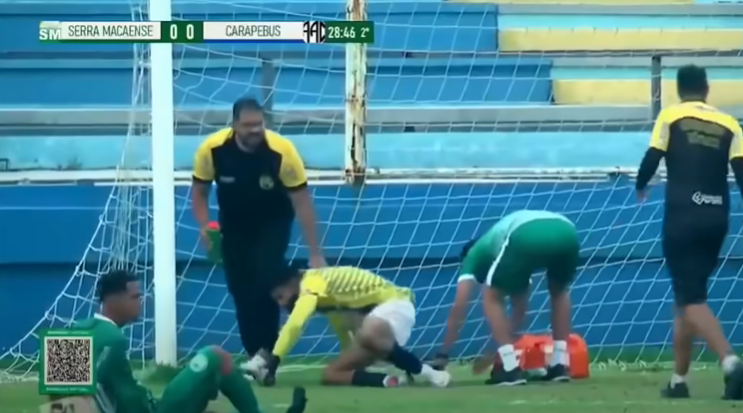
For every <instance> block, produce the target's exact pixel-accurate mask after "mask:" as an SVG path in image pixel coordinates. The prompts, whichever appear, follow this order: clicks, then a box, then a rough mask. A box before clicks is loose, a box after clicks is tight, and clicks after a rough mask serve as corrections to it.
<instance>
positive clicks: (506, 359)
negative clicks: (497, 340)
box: [498, 344, 519, 371]
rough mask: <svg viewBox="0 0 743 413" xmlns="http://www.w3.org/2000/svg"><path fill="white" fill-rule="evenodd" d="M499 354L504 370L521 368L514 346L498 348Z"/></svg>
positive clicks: (508, 345)
mask: <svg viewBox="0 0 743 413" xmlns="http://www.w3.org/2000/svg"><path fill="white" fill-rule="evenodd" d="M498 354H499V355H500V359H501V361H502V362H503V370H505V371H511V370H513V369H515V368H517V367H518V366H519V360H518V359H517V358H516V351H515V349H514V348H513V344H506V345H505V346H500V347H498Z"/></svg>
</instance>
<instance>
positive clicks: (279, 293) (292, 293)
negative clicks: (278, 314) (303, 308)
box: [272, 281, 299, 310]
mask: <svg viewBox="0 0 743 413" xmlns="http://www.w3.org/2000/svg"><path fill="white" fill-rule="evenodd" d="M272 296H273V299H274V300H276V302H277V303H279V305H280V306H282V307H284V308H287V309H289V310H291V309H292V308H293V307H294V303H296V302H297V299H298V298H299V283H298V282H294V281H292V282H289V283H287V284H284V285H282V286H281V287H278V288H276V289H274V290H273V293H272Z"/></svg>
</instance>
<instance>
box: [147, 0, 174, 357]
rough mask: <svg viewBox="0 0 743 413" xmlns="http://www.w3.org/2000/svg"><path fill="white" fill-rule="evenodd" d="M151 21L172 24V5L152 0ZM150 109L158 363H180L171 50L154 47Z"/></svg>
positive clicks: (168, 1) (167, 46)
mask: <svg viewBox="0 0 743 413" xmlns="http://www.w3.org/2000/svg"><path fill="white" fill-rule="evenodd" d="M149 19H150V20H151V21H171V20H172V19H173V11H172V2H171V0H150V1H149ZM150 77H151V81H150V87H151V99H150V104H151V105H152V138H151V139H152V198H153V202H152V220H153V225H152V226H153V230H152V239H153V247H154V250H153V284H154V288H153V290H154V294H155V296H156V297H157V298H156V299H155V326H156V328H155V361H156V362H157V363H158V364H161V365H166V366H175V365H177V363H178V341H177V340H178V339H177V336H176V333H177V326H176V311H177V306H176V269H175V259H176V247H175V243H176V238H175V237H176V232H175V229H176V223H177V221H176V217H175V117H174V113H175V107H174V105H175V101H174V98H173V90H174V85H173V45H172V44H170V43H154V44H152V45H150Z"/></svg>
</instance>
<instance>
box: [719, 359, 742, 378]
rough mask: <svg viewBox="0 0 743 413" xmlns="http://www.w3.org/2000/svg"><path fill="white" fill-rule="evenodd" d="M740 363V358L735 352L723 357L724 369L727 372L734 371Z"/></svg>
mask: <svg viewBox="0 0 743 413" xmlns="http://www.w3.org/2000/svg"><path fill="white" fill-rule="evenodd" d="M738 363H740V358H738V356H736V355H734V354H730V355H728V356H725V358H724V359H722V363H720V364H721V365H722V371H723V372H724V373H725V374H729V373H732V371H733V370H735V368H736V367H737V366H738Z"/></svg>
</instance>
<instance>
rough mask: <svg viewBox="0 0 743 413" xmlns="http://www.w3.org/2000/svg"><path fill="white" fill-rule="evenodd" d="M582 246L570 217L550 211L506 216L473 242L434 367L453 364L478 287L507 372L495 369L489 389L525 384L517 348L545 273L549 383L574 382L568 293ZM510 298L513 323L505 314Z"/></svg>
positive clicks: (464, 254) (465, 253) (466, 252)
mask: <svg viewBox="0 0 743 413" xmlns="http://www.w3.org/2000/svg"><path fill="white" fill-rule="evenodd" d="M579 250H580V243H579V240H578V235H577V233H576V229H575V225H574V224H573V223H572V222H571V221H570V220H569V219H567V218H566V217H564V216H562V215H560V214H556V213H553V212H549V211H528V210H524V211H517V212H514V213H511V214H508V215H506V216H505V217H504V218H503V219H501V220H500V221H498V222H497V223H496V224H495V225H494V226H493V227H492V228H490V229H489V230H488V231H487V232H486V233H485V234H483V235H482V236H481V237H480V238H478V239H475V240H472V241H470V242H469V243H468V244H467V245H466V246H465V248H464V250H463V251H462V264H461V268H460V276H459V279H458V281H457V292H456V298H455V301H454V305H453V306H452V308H451V311H450V313H449V319H448V320H447V328H446V335H445V337H444V344H443V346H442V348H441V350H440V352H439V354H438V355H437V356H436V359H435V360H434V362H433V364H434V366H438V367H443V366H445V365H446V363H447V362H448V352H449V350H450V349H451V346H452V345H453V344H454V342H455V341H456V339H457V336H458V334H459V327H460V324H461V322H462V319H463V317H464V310H465V309H466V307H467V303H468V301H469V299H470V296H471V293H472V289H473V288H474V287H475V285H476V284H478V283H479V284H482V285H483V286H485V287H486V288H484V289H483V294H482V296H483V306H484V309H485V315H486V318H487V319H488V321H489V324H490V329H491V331H492V334H493V338H494V340H495V342H497V343H498V344H499V345H500V347H499V348H498V354H499V355H500V358H501V360H502V362H503V363H502V368H493V370H492V371H491V373H490V379H489V380H488V381H487V382H486V383H488V384H495V385H505V386H513V385H519V384H525V383H526V380H525V379H524V375H523V374H522V371H521V368H520V367H519V363H518V358H517V356H516V353H515V349H514V346H513V343H514V337H513V331H518V329H520V327H521V324H522V323H523V320H524V318H525V316H526V307H527V304H528V300H529V287H530V285H531V276H532V274H533V273H534V272H536V271H541V270H546V277H547V287H548V290H549V294H550V299H551V302H552V320H551V321H552V335H553V339H554V350H553V356H552V361H551V362H550V363H549V366H548V368H547V374H546V376H544V379H545V380H552V381H567V380H569V374H568V368H569V358H568V353H567V339H568V335H569V333H570V296H569V294H568V289H569V286H570V284H571V282H572V281H573V277H574V275H575V272H576V268H577V266H578V259H579V255H578V254H579ZM506 297H510V299H511V305H512V311H511V322H510V323H509V320H508V318H507V317H506V313H505V311H504V307H505V298H506Z"/></svg>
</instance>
